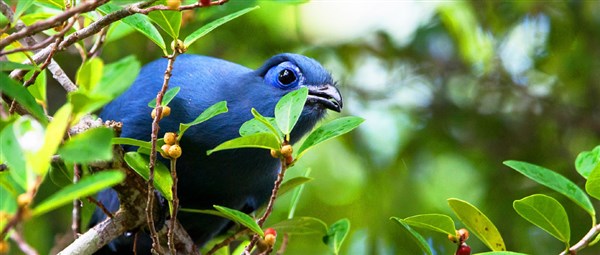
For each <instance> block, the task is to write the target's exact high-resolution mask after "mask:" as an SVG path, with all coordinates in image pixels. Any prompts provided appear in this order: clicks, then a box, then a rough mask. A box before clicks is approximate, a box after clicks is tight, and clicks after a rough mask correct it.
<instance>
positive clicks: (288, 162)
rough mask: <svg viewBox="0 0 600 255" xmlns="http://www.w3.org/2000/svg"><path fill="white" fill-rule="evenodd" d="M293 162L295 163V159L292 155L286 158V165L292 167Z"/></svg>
mask: <svg viewBox="0 0 600 255" xmlns="http://www.w3.org/2000/svg"><path fill="white" fill-rule="evenodd" d="M293 162H294V157H292V155H289V156H287V157H285V163H286V164H288V165H291V164H292V163H293Z"/></svg>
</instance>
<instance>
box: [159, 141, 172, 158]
mask: <svg viewBox="0 0 600 255" xmlns="http://www.w3.org/2000/svg"><path fill="white" fill-rule="evenodd" d="M170 148H171V145H169V144H166V143H165V144H163V146H161V147H160V149H161V150H162V151H161V152H160V155H161V156H163V158H169V149H170Z"/></svg>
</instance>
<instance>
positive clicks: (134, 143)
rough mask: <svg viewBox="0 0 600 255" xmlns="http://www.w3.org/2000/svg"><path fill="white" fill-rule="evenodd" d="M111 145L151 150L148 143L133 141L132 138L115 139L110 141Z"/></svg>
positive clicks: (150, 145)
mask: <svg viewBox="0 0 600 255" xmlns="http://www.w3.org/2000/svg"><path fill="white" fill-rule="evenodd" d="M112 143H113V144H124V145H132V146H138V147H142V148H148V149H150V148H152V144H151V143H150V142H146V141H142V140H138V139H133V138H127V137H115V138H113V139H112Z"/></svg>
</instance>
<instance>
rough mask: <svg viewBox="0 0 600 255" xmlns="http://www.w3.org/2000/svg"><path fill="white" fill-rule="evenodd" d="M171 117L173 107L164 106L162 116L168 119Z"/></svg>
mask: <svg viewBox="0 0 600 255" xmlns="http://www.w3.org/2000/svg"><path fill="white" fill-rule="evenodd" d="M169 115H171V107H169V106H168V105H165V106H163V110H162V116H163V117H167V116H169Z"/></svg>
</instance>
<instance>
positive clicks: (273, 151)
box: [271, 149, 279, 158]
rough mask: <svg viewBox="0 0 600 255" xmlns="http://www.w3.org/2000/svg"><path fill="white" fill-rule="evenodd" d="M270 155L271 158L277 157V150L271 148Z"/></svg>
mask: <svg viewBox="0 0 600 255" xmlns="http://www.w3.org/2000/svg"><path fill="white" fill-rule="evenodd" d="M271 157H273V158H279V152H278V151H276V150H273V149H271Z"/></svg>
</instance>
